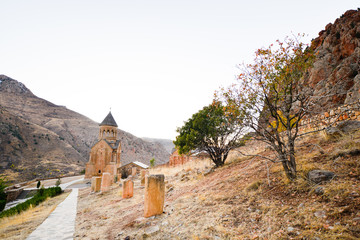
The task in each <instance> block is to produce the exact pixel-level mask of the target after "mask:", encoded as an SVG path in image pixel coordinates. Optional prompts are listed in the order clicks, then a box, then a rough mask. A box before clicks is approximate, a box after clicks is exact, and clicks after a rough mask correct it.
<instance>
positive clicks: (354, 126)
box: [336, 120, 360, 133]
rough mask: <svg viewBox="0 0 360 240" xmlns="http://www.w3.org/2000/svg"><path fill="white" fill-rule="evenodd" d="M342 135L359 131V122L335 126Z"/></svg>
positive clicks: (352, 121)
mask: <svg viewBox="0 0 360 240" xmlns="http://www.w3.org/2000/svg"><path fill="white" fill-rule="evenodd" d="M336 128H337V129H339V130H340V131H341V132H343V133H351V132H354V131H357V130H359V129H360V121H356V120H350V121H343V122H341V123H339V124H338V125H337V126H336Z"/></svg>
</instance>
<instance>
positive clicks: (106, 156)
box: [85, 112, 121, 180]
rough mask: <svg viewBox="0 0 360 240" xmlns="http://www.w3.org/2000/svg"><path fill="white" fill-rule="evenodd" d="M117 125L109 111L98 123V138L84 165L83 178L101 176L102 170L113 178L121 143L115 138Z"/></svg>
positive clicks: (118, 163)
mask: <svg viewBox="0 0 360 240" xmlns="http://www.w3.org/2000/svg"><path fill="white" fill-rule="evenodd" d="M117 127H118V125H117V124H116V122H115V120H114V117H113V116H112V114H111V112H109V114H108V115H107V116H106V118H105V119H104V120H103V121H102V122H101V123H100V131H99V140H98V142H97V143H96V144H95V145H94V146H93V147H92V148H91V152H90V159H89V162H88V163H86V167H85V178H91V177H93V176H101V175H102V174H103V173H104V172H108V173H110V175H111V179H112V180H114V177H115V176H116V172H117V169H118V168H119V167H120V165H121V163H120V154H121V144H120V140H117Z"/></svg>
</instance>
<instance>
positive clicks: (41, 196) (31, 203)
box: [0, 187, 62, 218]
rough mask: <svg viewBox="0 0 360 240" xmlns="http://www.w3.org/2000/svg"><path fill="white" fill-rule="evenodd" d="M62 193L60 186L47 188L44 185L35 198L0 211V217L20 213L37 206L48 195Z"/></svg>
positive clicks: (53, 195) (52, 195)
mask: <svg viewBox="0 0 360 240" xmlns="http://www.w3.org/2000/svg"><path fill="white" fill-rule="evenodd" d="M60 193H62V190H61V188H60V187H51V188H47V189H45V188H44V187H42V188H40V189H39V191H38V193H37V194H36V195H35V196H34V197H33V198H31V199H29V200H27V201H25V202H23V203H20V204H18V205H16V206H15V207H13V208H10V209H8V210H6V211H3V212H2V213H0V218H2V217H8V216H12V215H15V214H19V213H21V212H22V211H25V210H27V209H28V208H30V206H33V207H35V206H37V205H39V204H40V203H41V202H43V201H45V200H46V199H47V198H48V197H55V196H57V195H59V194H60Z"/></svg>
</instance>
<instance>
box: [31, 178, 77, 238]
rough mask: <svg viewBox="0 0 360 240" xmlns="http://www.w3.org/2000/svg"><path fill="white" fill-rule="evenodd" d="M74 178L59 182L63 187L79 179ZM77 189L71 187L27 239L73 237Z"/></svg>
mask: <svg viewBox="0 0 360 240" xmlns="http://www.w3.org/2000/svg"><path fill="white" fill-rule="evenodd" d="M81 180H83V179H79V180H75V181H72V182H70V183H66V184H61V185H60V186H61V188H62V189H65V188H66V187H67V186H70V185H71V184H73V183H75V182H78V181H81ZM77 197H78V189H77V188H73V189H72V191H71V193H70V194H69V196H68V197H67V198H66V199H65V200H64V201H63V202H62V203H60V204H59V205H58V206H57V208H56V209H55V210H54V211H53V212H52V213H51V214H50V215H49V217H48V218H47V219H46V220H45V221H44V222H43V223H42V224H41V225H40V226H39V227H37V228H36V229H35V231H33V232H32V233H31V234H30V235H29V237H28V238H27V240H49V239H52V240H53V239H54V240H60V239H61V240H67V239H73V234H74V231H75V218H76V208H77Z"/></svg>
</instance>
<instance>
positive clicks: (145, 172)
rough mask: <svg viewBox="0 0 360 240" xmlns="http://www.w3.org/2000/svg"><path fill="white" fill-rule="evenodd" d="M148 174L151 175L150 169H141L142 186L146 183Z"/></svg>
mask: <svg viewBox="0 0 360 240" xmlns="http://www.w3.org/2000/svg"><path fill="white" fill-rule="evenodd" d="M146 175H149V171H148V170H141V172H140V177H141V186H144V185H145V177H146Z"/></svg>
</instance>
